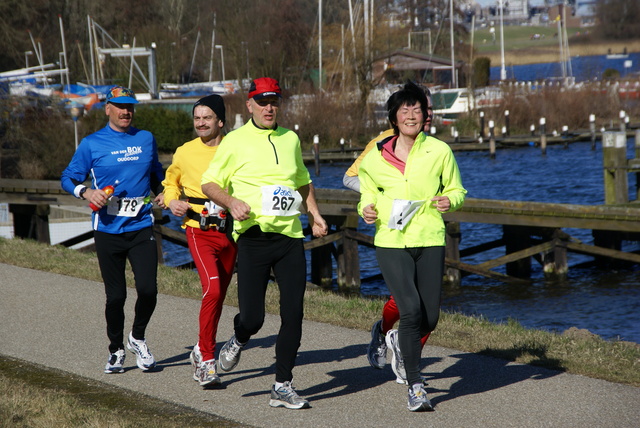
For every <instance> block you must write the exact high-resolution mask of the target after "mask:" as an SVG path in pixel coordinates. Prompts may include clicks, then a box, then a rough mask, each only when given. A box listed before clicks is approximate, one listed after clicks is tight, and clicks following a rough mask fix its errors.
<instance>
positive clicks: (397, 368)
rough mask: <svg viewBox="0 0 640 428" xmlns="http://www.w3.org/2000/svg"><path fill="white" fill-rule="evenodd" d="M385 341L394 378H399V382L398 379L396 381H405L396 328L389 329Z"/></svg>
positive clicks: (405, 375) (405, 373)
mask: <svg viewBox="0 0 640 428" xmlns="http://www.w3.org/2000/svg"><path fill="white" fill-rule="evenodd" d="M385 341H386V342H387V347H388V348H389V349H390V350H391V369H392V370H393V373H395V375H396V378H398V379H400V380H401V382H398V380H396V382H398V383H405V382H406V381H407V372H406V371H405V369H404V360H403V359H402V353H401V352H400V346H399V345H398V330H395V329H394V330H389V331H388V332H387V337H386V338H385Z"/></svg>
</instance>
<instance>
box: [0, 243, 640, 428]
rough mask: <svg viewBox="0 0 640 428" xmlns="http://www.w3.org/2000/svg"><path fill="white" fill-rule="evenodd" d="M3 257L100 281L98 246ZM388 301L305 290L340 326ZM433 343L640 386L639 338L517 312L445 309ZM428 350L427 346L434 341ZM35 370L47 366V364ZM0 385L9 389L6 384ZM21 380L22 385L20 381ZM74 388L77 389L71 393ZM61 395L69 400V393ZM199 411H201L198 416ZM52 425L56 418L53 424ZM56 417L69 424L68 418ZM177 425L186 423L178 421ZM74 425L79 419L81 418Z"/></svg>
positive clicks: (0, 255) (169, 278)
mask: <svg viewBox="0 0 640 428" xmlns="http://www.w3.org/2000/svg"><path fill="white" fill-rule="evenodd" d="M0 263H7V264H12V265H15V266H21V267H25V268H30V269H38V270H43V271H47V272H52V273H57V274H62V275H70V276H74V277H78V278H83V279H87V280H91V281H98V282H100V281H101V278H100V272H99V268H98V262H97V260H96V257H95V254H93V253H83V252H80V251H75V250H69V249H66V248H63V247H60V246H48V245H43V244H38V243H37V242H34V241H28V240H20V239H12V240H8V239H3V238H0ZM128 275H129V277H128V281H130V283H132V282H133V274H132V273H131V272H130V270H129V272H128ZM158 287H159V290H160V292H161V293H165V294H170V295H174V296H180V297H186V298H193V299H199V298H200V284H199V280H198V276H197V274H196V273H195V272H193V271H186V270H178V269H175V268H170V267H166V266H160V267H159V273H158ZM225 304H227V305H232V306H236V305H237V293H236V286H235V283H233V282H232V284H231V286H230V288H229V292H228V294H227V298H226V301H225ZM383 304H384V301H383V300H382V299H366V298H361V297H358V296H341V295H337V294H335V293H332V292H330V291H326V290H323V289H321V288H318V287H314V286H310V287H309V288H308V290H307V294H306V297H305V318H306V319H309V320H313V321H318V322H324V323H328V324H332V325H336V326H341V327H347V328H354V329H360V330H368V329H369V328H370V327H371V324H372V322H373V321H375V320H376V319H378V318H379V317H380V313H381V310H382V306H383ZM267 311H268V312H270V313H276V314H277V313H278V291H277V287H276V286H275V285H273V286H270V287H269V289H268V291H267ZM429 345H435V346H442V347H446V348H452V349H458V350H461V351H466V352H475V353H481V354H483V355H488V356H493V357H496V358H502V359H505V360H508V361H514V362H518V363H524V364H533V365H536V366H540V367H545V368H548V369H553V370H560V371H565V372H569V373H573V374H581V375H585V376H589V377H594V378H599V379H604V380H608V381H611V382H617V383H623V384H628V385H633V386H640V370H639V368H640V345H639V344H636V343H631V342H624V341H606V340H603V339H602V338H600V337H598V336H596V335H592V334H589V333H588V332H584V331H582V332H581V331H579V330H578V331H576V332H573V334H562V335H559V334H554V333H549V332H544V331H539V330H532V329H526V328H524V327H522V326H521V325H520V324H519V323H518V322H516V321H513V320H512V321H509V322H507V323H504V324H495V323H491V322H489V321H488V320H486V319H484V318H482V317H469V316H464V315H461V314H458V313H448V312H443V313H442V314H441V318H440V323H439V324H438V328H437V329H436V330H435V331H434V333H433V334H432V335H431V338H430V339H429ZM425 352H428V347H427V350H426V351H425ZM35 371H36V372H40V369H38V370H35ZM0 374H1V373H0ZM5 377H6V376H5ZM1 378H2V376H0V379H1ZM12 379H14V380H9V381H7V380H2V382H3V383H2V384H0V385H4V383H5V382H9V383H10V384H11V383H14V382H15V378H12ZM0 387H3V389H6V387H4V386H0ZM20 388H21V387H19V386H18V387H17V389H20ZM36 389H37V388H36ZM25 391H26V390H25ZM29 394H31V392H29V391H26V392H25V393H24V394H23V398H26V397H29ZM19 395H20V394H19ZM45 395H46V394H45ZM70 395H72V396H73V395H75V394H71V393H70ZM57 396H58V394H56V393H52V397H50V398H51V399H54V398H56V397H57ZM62 398H63V399H65V400H66V399H67V398H68V397H65V396H63V397H62ZM76 398H77V397H76ZM15 400H17V398H11V397H8V396H7V395H6V394H5V395H3V398H2V400H1V401H0V409H3V408H5V407H7V406H10V405H11V403H12V402H13V401H15ZM52 407H53V405H52ZM106 411H108V409H107V410H106ZM3 412H4V410H3ZM197 416H198V415H195V414H194V417H196V419H197ZM2 417H4V414H3V415H2ZM46 425H47V426H50V424H46ZM56 425H61V426H64V425H65V424H56ZM115 425H116V426H127V425H118V424H115ZM177 425H179V424H176V425H175V426H177ZM23 426H39V425H23ZM43 426H44V425H43ZM67 426H74V424H71V425H69V424H68V425H67ZM90 426H92V425H90ZM95 426H103V425H95ZM164 426H172V425H164ZM196 426H197V425H196ZM219 426H223V425H219Z"/></svg>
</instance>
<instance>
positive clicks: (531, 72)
mask: <svg viewBox="0 0 640 428" xmlns="http://www.w3.org/2000/svg"><path fill="white" fill-rule="evenodd" d="M558 60H559V55H558ZM627 61H630V63H629V62H627ZM625 64H626V65H629V64H631V67H625ZM500 68H501V67H500V65H498V66H496V67H491V69H490V70H489V73H490V79H491V81H499V80H500ZM571 68H572V70H573V76H574V77H575V79H576V82H584V81H588V80H594V79H595V80H602V73H603V72H604V71H605V70H606V69H608V68H611V69H614V70H618V72H619V73H620V76H622V77H625V76H627V75H629V74H631V73H637V72H638V71H639V70H640V53H630V54H629V56H628V57H627V58H616V59H608V58H607V56H606V55H590V56H574V57H571ZM506 70H507V79H515V80H517V81H519V82H527V81H536V80H545V79H548V78H550V77H559V76H562V68H561V66H560V63H558V62H547V63H540V64H526V65H514V66H506Z"/></svg>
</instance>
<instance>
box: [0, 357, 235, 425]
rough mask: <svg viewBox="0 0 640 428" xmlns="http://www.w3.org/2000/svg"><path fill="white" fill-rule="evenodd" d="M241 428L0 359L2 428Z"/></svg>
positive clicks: (81, 379)
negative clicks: (142, 427) (80, 427)
mask: <svg viewBox="0 0 640 428" xmlns="http://www.w3.org/2000/svg"><path fill="white" fill-rule="evenodd" d="M141 421H144V423H143V425H144V426H145V427H149V428H171V427H180V426H188V427H193V428H200V427H241V426H244V425H240V424H237V423H235V422H232V421H230V420H226V419H222V418H216V417H214V416H211V415H209V414H205V413H199V412H196V411H195V410H193V409H189V408H186V407H182V406H178V405H175V404H171V403H167V402H164V401H161V400H158V399H155V398H151V397H147V396H144V395H142V394H138V393H135V392H131V391H128V390H126V389H122V388H117V387H115V386H112V385H108V384H106V383H102V382H98V381H96V380H92V379H86V378H84V377H81V376H76V375H73V374H69V373H65V372H62V371H59V370H54V369H50V368H47V367H42V366H39V365H36V364H31V363H28V362H24V361H20V360H16V359H13V358H6V357H0V426H3V427H15V428H21V427H25V428H26V427H76V426H82V427H95V428H99V427H120V428H129V427H130V428H134V427H139V426H140V424H141Z"/></svg>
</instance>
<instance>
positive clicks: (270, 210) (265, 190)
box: [262, 185, 302, 216]
mask: <svg viewBox="0 0 640 428" xmlns="http://www.w3.org/2000/svg"><path fill="white" fill-rule="evenodd" d="M300 204H302V196H301V195H300V193H298V191H297V190H293V189H292V188H290V187H287V186H278V185H274V186H263V187H262V214H263V215H278V216H291V215H296V214H300V210H299V209H300Z"/></svg>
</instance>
